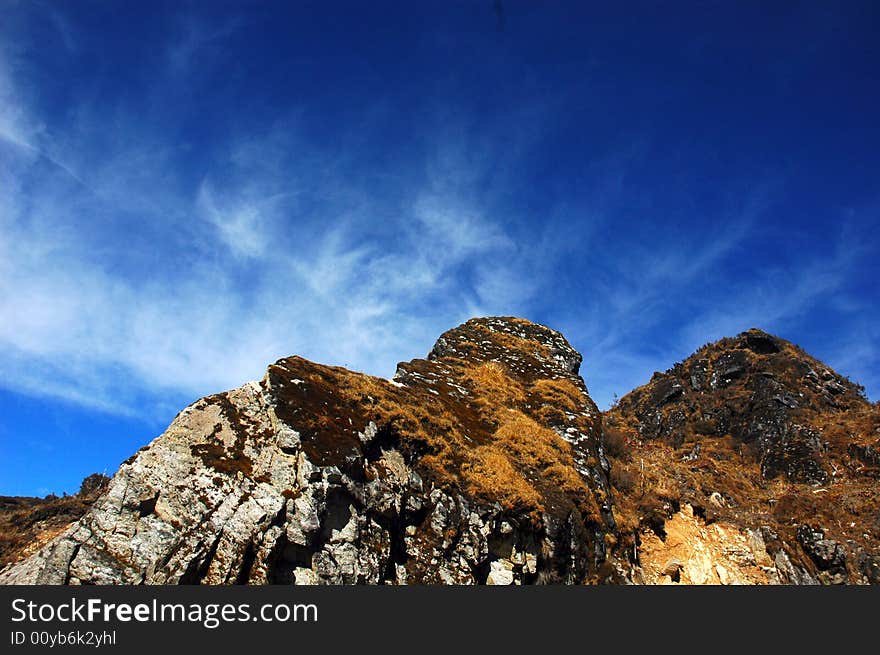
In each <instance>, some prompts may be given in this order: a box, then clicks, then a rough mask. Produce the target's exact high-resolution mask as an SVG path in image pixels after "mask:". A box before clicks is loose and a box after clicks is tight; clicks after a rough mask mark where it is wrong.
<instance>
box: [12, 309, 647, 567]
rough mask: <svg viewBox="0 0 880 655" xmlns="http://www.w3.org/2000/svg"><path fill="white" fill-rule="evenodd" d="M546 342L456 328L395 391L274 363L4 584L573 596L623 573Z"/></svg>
mask: <svg viewBox="0 0 880 655" xmlns="http://www.w3.org/2000/svg"><path fill="white" fill-rule="evenodd" d="M580 362H581V356H580V354H578V353H577V352H576V351H574V349H572V348H571V346H570V345H569V344H568V342H567V341H566V340H565V339H564V338H563V337H562V336H561V335H560V334H559V333H557V332H554V331H553V330H550V329H549V328H546V327H543V326H539V325H535V324H533V323H530V322H528V321H525V320H523V319H516V318H485V319H475V320H471V321H468V322H467V323H465V324H464V325H462V326H459V327H458V328H455V329H453V330H450V331H448V332H446V333H445V334H444V335H442V336H441V338H440V339H438V341H437V343H436V345H435V346H434V348H433V349H432V350H431V352H430V354H429V355H428V357H427V358H426V359H416V360H413V361H411V362H406V363H402V364H400V365H399V366H398V370H397V373H396V375H395V376H394V379H393V380H384V379H380V378H374V377H371V376H367V375H363V374H360V373H354V372H352V371H348V370H346V369H342V368H338V367H328V366H322V365H320V364H315V363H313V362H309V361H307V360H304V359H302V358H299V357H289V358H286V359H282V360H279V361H278V362H275V363H274V364H272V365H271V366H269V368H268V370H267V372H266V375H265V377H264V378H263V379H262V380H261V381H260V382H254V383H249V384H246V385H244V386H243V387H241V388H239V389H236V390H233V391H229V392H226V393H222V394H216V395H214V396H209V397H206V398H203V399H201V400H199V401H197V402H196V403H194V404H193V405H191V406H190V407H188V408H186V409H185V410H183V411H182V412H181V413H180V414H179V415H178V416H177V418H175V420H174V421H173V422H172V424H171V425H170V426H169V428H168V430H167V431H166V432H165V433H164V434H163V435H161V436H160V437H158V438H157V439H156V440H154V441H153V442H152V443H151V444H149V445H148V446H147V447H145V448H144V449H142V450H141V451H140V452H139V453H137V454H136V455H134V456H133V457H132V458H130V459H129V460H128V461H127V462H125V463H124V464H123V465H122V466H121V467H120V469H119V471H118V472H117V474H116V475H115V476H114V477H113V479H112V481H111V482H110V485H109V488H108V490H107V492H106V493H105V494H104V495H103V496H102V497H101V498H100V499H99V500H98V501H97V502H96V503H95V505H94V506H93V507H92V509H91V511H89V512H88V514H86V515H85V516H84V517H83V518H82V519H81V520H79V521H78V522H76V523H74V524H73V525H72V526H71V527H70V528H69V529H68V530H67V531H66V532H64V533H63V534H62V535H60V536H59V537H57V538H56V539H54V540H53V541H51V542H50V543H49V544H48V545H47V546H46V547H44V548H43V549H41V550H40V551H39V552H38V553H36V554H35V555H33V556H32V557H30V558H28V559H26V560H25V561H23V562H21V563H19V564H16V565H14V566H12V567H11V568H9V569H7V570H5V571H3V572H2V573H0V581H3V582H42V583H159V584H169V583H236V582H238V583H245V582H246V583H253V584H256V583H294V584H320V583H333V584H337V583H345V584H349V583H359V582H360V583H372V584H402V583H462V584H469V583H492V584H511V583H517V584H526V583H532V582H540V581H545V582H548V581H559V582H568V583H577V582H585V581H602V580H612V579H613V580H617V579H623V578H625V577H627V576H629V575H630V569H629V561H628V559H627V556H626V555H625V554H622V550H623V549H622V547H621V546H619V545H618V544H619V543H620V540H619V538H618V537H619V535H618V533H617V527H616V523H615V519H614V514H613V508H612V498H611V495H610V487H609V483H608V478H607V474H608V470H609V467H608V462H607V460H606V459H605V456H604V452H603V450H602V446H601V417H600V414H599V412H598V410H597V408H596V406H595V404H594V403H593V401H592V400H591V399H590V398H589V396H588V395H587V392H586V387H585V386H584V383H583V380H581V378H580V377H579V376H578V375H577V372H578V369H579V365H580Z"/></svg>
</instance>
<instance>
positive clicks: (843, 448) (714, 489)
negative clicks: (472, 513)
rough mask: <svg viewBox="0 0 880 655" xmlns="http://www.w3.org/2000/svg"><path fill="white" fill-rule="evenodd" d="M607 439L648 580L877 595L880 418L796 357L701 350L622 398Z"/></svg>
mask: <svg viewBox="0 0 880 655" xmlns="http://www.w3.org/2000/svg"><path fill="white" fill-rule="evenodd" d="M604 437H605V441H606V444H607V445H608V447H609V450H610V452H611V455H612V457H611V459H612V462H613V469H612V481H613V485H614V487H615V488H616V494H615V498H616V500H617V504H616V510H617V514H618V517H619V518H621V529H627V528H631V527H636V529H637V530H638V531H639V533H640V542H641V544H640V545H641V548H640V555H641V558H640V563H641V564H642V566H643V569H644V573H645V577H646V579H647V580H648V581H659V582H663V581H666V582H670V581H678V578H679V576H680V574H681V573H682V571H678V572H676V571H675V570H674V569H675V567H674V566H673V565H669V562H670V561H672V562H674V561H678V562H680V563H681V564H682V566H681V567H680V568H681V569H683V570H684V572H685V573H686V572H687V571H686V570H687V568H688V567H687V564H686V561H690V562H691V565H692V569H693V570H692V574H693V575H690V576H687V575H686V576H685V578H687V581H694V579H695V578H696V579H698V580H700V581H706V582H716V583H717V582H725V580H730V581H734V582H737V581H740V582H771V583H784V584H798V583H804V584H811V583H812V584H815V583H819V582H821V583H844V582H849V583H866V582H870V583H877V582H880V548H878V544H880V490H878V486H877V478H878V477H880V467H878V465H880V459H878V458H877V457H876V454H877V452H878V447H880V409H878V407H877V406H876V405H872V404H871V403H869V402H868V401H867V400H866V399H865V398H864V396H863V395H862V390H861V388H860V387H858V386H857V385H855V384H854V383H852V382H850V381H849V380H848V379H846V378H843V377H841V376H840V375H838V374H836V373H835V372H834V371H832V370H830V369H829V368H828V367H826V366H825V365H823V364H822V363H821V362H819V361H817V360H815V359H813V358H812V357H810V356H809V355H807V354H806V353H805V352H803V351H802V350H801V349H799V348H798V347H796V346H794V345H793V344H791V343H789V342H787V341H784V340H782V339H779V338H777V337H773V336H771V335H769V334H766V333H764V332H761V331H760V330H749V331H747V332H744V333H742V334H740V335H739V336H737V337H735V338H730V339H722V340H721V341H719V342H717V343H714V344H707V345H706V346H704V347H703V348H701V349H700V350H699V351H697V352H696V353H695V354H694V355H692V356H691V357H689V358H688V359H686V360H685V361H683V362H680V363H678V364H676V365H675V366H673V367H672V368H671V369H669V370H668V371H666V372H665V373H655V374H654V377H653V378H652V379H651V381H650V382H649V383H648V384H646V385H644V386H642V387H639V388H638V389H636V390H634V391H633V392H631V393H630V394H628V395H627V396H625V397H624V398H622V399H621V400H620V402H619V403H618V404H617V406H616V407H614V408H613V409H612V410H611V411H609V412H608V413H607V415H606V417H605V435H604ZM682 534H685V535H689V536H687V537H683V536H682ZM765 551H766V552H765ZM767 555H769V558H768V557H767ZM716 565H717V568H716ZM719 568H720V570H721V571H723V573H721V574H720V575H719V571H718V570H717V569H719Z"/></svg>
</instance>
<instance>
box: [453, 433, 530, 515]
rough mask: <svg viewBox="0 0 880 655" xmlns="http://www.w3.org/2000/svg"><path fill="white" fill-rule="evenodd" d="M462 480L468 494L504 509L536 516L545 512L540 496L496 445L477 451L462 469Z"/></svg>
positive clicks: (482, 447) (481, 447) (483, 447)
mask: <svg viewBox="0 0 880 655" xmlns="http://www.w3.org/2000/svg"><path fill="white" fill-rule="evenodd" d="M464 476H465V480H466V481H467V483H468V485H469V487H470V489H471V491H473V492H474V493H475V494H477V495H479V496H481V497H483V498H486V499H492V500H497V501H498V502H500V503H501V505H502V506H503V507H504V508H505V509H508V510H532V511H538V512H540V511H543V509H544V508H543V506H542V504H541V494H540V493H539V492H538V490H537V489H535V487H534V486H532V485H531V484H530V483H529V481H528V480H526V478H525V477H524V476H523V474H522V473H521V472H520V471H518V470H517V468H516V467H515V466H514V465H513V464H512V463H511V461H510V459H509V458H508V457H507V455H506V454H505V453H504V452H503V450H501V449H500V448H499V447H498V446H497V445H496V444H491V445H488V446H480V447H479V448H477V449H476V450H475V451H474V454H473V460H472V461H471V462H469V463H467V464H465V466H464Z"/></svg>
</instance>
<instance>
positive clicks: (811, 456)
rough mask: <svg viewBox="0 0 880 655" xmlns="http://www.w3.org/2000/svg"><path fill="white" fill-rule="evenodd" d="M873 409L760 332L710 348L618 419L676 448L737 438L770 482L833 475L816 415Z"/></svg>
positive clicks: (660, 378) (627, 405)
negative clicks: (781, 477) (824, 454)
mask: <svg viewBox="0 0 880 655" xmlns="http://www.w3.org/2000/svg"><path fill="white" fill-rule="evenodd" d="M867 405H868V403H867V401H866V400H865V398H864V397H863V395H862V394H861V389H860V387H858V386H857V385H855V384H853V383H852V382H850V381H849V380H847V379H846V378H843V377H842V376H840V375H838V374H837V373H835V372H834V371H832V370H831V369H830V368H828V367H827V366H825V365H824V364H822V363H821V362H819V361H818V360H816V359H814V358H813V357H811V356H809V355H808V354H806V353H805V352H803V351H802V350H801V349H800V348H798V347H797V346H795V345H794V344H792V343H789V342H788V341H785V340H783V339H780V338H779V337H775V336H772V335H770V334H767V333H766V332H763V331H761V330H757V329H751V330H748V331H746V332H743V333H741V334H739V335H737V336H736V337H733V338H728V339H722V340H720V341H718V342H716V343H714V344H707V345H705V346H703V347H702V348H700V349H699V350H698V351H697V352H696V353H695V354H693V355H692V356H690V357H688V358H687V359H686V360H684V361H683V362H680V363H678V364H676V365H675V366H673V367H672V368H671V369H669V370H668V371H666V372H665V373H657V374H655V375H654V377H653V378H652V380H651V382H650V383H648V384H647V385H645V386H643V387H639V388H638V389H636V390H635V391H633V392H632V393H630V394H628V395H627V396H626V397H625V398H623V399H622V400H621V401H620V403H619V407H618V410H617V411H616V412H615V414H617V415H619V416H621V417H623V416H625V417H627V419H628V420H630V422H631V423H632V424H633V425H634V427H636V428H637V430H638V433H639V435H640V436H641V437H642V438H645V439H664V440H665V441H667V442H668V443H670V444H671V445H672V446H674V447H675V448H680V447H682V446H683V445H684V444H685V443H686V442H687V443H690V444H691V445H694V444H696V443H697V442H699V441H700V440H701V437H707V438H711V437H723V436H725V435H729V436H732V437H733V438H735V439H736V440H737V441H738V442H740V443H742V444H744V445H745V446H746V447H748V448H750V449H751V450H752V451H754V452H755V454H756V456H757V457H758V458H759V459H760V461H761V466H762V471H763V473H764V475H765V476H766V477H768V478H773V477H776V476H778V475H784V476H785V477H786V478H787V479H789V480H792V481H799V482H823V481H825V480H826V479H827V477H828V471H827V466H826V464H825V462H824V461H823V457H822V450H823V448H822V444H821V441H820V439H819V438H818V434H817V431H816V430H815V429H814V427H813V426H812V424H813V423H814V422H815V421H814V419H815V418H816V417H817V416H820V415H825V414H826V413H829V412H832V413H833V412H839V411H844V410H848V409H853V408H857V407H865V406H867Z"/></svg>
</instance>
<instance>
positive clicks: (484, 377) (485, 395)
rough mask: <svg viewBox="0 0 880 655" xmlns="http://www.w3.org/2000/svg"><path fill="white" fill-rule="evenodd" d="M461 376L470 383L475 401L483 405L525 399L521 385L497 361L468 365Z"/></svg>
mask: <svg viewBox="0 0 880 655" xmlns="http://www.w3.org/2000/svg"><path fill="white" fill-rule="evenodd" d="M462 377H463V378H464V379H465V380H466V381H467V382H469V383H470V385H471V387H472V388H473V390H474V392H475V394H476V398H477V401H478V402H480V403H481V404H483V405H486V406H491V407H498V406H503V405H507V406H510V405H515V404H518V403H522V402H523V401H525V399H526V394H525V391H524V390H523V388H522V385H520V384H519V383H517V382H515V381H514V380H513V379H512V378H511V377H510V376H509V375H508V374H507V372H506V371H505V369H504V366H503V365H501V364H499V363H498V362H485V363H483V364H480V365H478V366H470V367H468V368H466V369H465V370H464V371H463V374H462Z"/></svg>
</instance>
